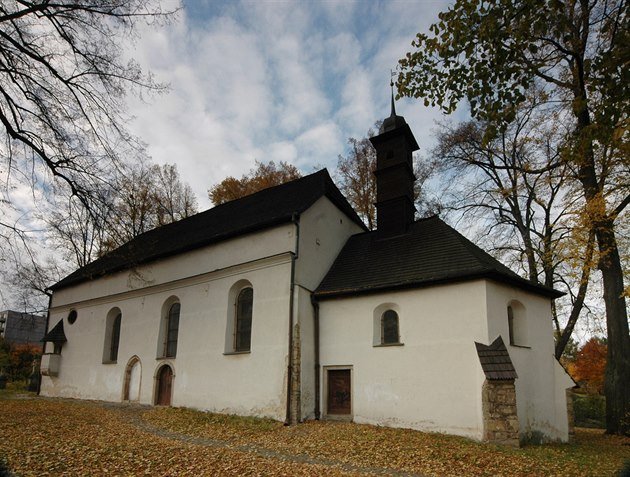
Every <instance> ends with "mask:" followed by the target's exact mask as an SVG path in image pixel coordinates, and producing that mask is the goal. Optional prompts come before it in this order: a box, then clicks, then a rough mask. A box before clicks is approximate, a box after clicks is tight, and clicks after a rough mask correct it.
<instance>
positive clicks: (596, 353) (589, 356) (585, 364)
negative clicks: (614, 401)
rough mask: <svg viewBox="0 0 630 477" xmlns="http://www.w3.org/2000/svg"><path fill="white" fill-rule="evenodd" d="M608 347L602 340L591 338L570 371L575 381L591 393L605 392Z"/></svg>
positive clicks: (577, 355) (580, 351)
mask: <svg viewBox="0 0 630 477" xmlns="http://www.w3.org/2000/svg"><path fill="white" fill-rule="evenodd" d="M607 354H608V347H607V346H606V342H605V341H604V340H602V339H601V338H591V339H590V340H588V341H587V342H586V343H584V345H583V346H582V347H581V348H580V350H579V351H578V352H577V353H576V355H575V360H574V361H573V362H572V363H570V365H569V371H570V373H571V376H572V377H573V379H574V380H575V381H576V382H578V383H579V384H580V385H582V386H583V387H584V388H586V391H587V392H589V393H597V394H602V393H603V392H604V374H605V371H606V355H607Z"/></svg>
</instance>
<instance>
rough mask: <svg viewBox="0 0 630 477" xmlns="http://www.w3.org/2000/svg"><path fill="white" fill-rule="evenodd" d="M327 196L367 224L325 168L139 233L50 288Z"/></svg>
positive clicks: (202, 241)
mask: <svg viewBox="0 0 630 477" xmlns="http://www.w3.org/2000/svg"><path fill="white" fill-rule="evenodd" d="M323 196H326V197H328V199H330V200H331V201H332V202H333V203H334V204H335V205H336V206H337V207H339V209H340V210H341V211H343V212H344V213H345V214H346V215H347V216H348V217H349V218H350V219H351V220H353V221H354V222H356V223H357V224H359V225H361V227H363V228H364V229H365V225H364V224H363V222H362V221H361V219H360V218H359V216H358V215H357V214H356V212H355V211H354V209H353V208H352V207H351V206H350V204H348V201H347V200H346V198H345V197H344V196H343V194H342V193H341V192H339V189H337V187H336V186H335V184H334V183H333V181H332V179H331V178H330V175H329V174H328V171H327V170H326V169H322V170H320V171H318V172H315V173H313V174H310V175H308V176H305V177H302V178H300V179H296V180H294V181H291V182H287V183H285V184H281V185H279V186H276V187H271V188H269V189H265V190H262V191H260V192H257V193H255V194H252V195H249V196H247V197H243V198H241V199H237V200H233V201H231V202H227V203H225V204H221V205H218V206H216V207H214V208H212V209H209V210H207V211H205V212H201V213H199V214H196V215H193V216H192V217H188V218H186V219H183V220H180V221H178V222H174V223H172V224H168V225H165V226H163V227H159V228H157V229H154V230H151V231H149V232H146V233H144V234H142V235H139V236H137V237H135V238H134V239H133V240H131V241H129V242H127V243H126V244H125V245H123V246H121V247H119V248H117V249H116V250H114V251H112V252H110V253H108V254H107V255H104V256H103V257H101V258H99V259H97V260H95V261H94V262H92V263H89V264H88V265H86V266H84V267H82V268H80V269H79V270H77V271H75V272H74V273H72V274H70V275H68V276H67V277H66V278H64V279H63V280H61V281H60V282H58V283H56V284H55V285H53V286H52V287H50V288H51V290H58V289H60V288H63V287H67V286H69V285H75V284H77V283H81V282H83V281H87V280H91V279H94V278H98V277H101V276H103V275H106V274H109V273H113V272H117V271H120V270H125V269H128V268H131V267H133V266H136V265H139V264H142V263H147V262H150V261H154V260H157V259H160V258H164V257H168V256H171V255H175V254H178V253H182V252H186V251H189V250H193V249H196V248H200V247H203V246H205V245H209V244H211V243H215V242H219V241H222V240H226V239H228V238H231V237H235V236H237V235H243V234H246V233H249V232H253V231H256V230H260V229H263V228H267V227H271V226H274V225H278V224H281V223H285V222H289V221H291V220H292V217H293V215H294V214H300V213H302V212H304V211H305V210H306V209H308V208H309V207H310V206H311V205H313V203H314V202H315V201H316V200H317V199H319V198H320V197H323Z"/></svg>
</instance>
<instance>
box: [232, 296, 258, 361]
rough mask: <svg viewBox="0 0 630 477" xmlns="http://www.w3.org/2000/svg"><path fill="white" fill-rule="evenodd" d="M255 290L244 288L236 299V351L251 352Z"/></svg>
mask: <svg viewBox="0 0 630 477" xmlns="http://www.w3.org/2000/svg"><path fill="white" fill-rule="evenodd" d="M253 304H254V289H253V288H251V287H247V288H243V289H242V290H241V291H240V292H239V293H238V295H237V297H236V303H235V307H236V317H235V318H236V320H235V321H236V322H235V323H234V325H235V326H234V351H249V350H250V348H251V341H252V308H253Z"/></svg>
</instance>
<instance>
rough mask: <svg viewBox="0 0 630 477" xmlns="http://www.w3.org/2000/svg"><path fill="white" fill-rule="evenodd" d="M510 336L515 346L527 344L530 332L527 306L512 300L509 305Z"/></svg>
mask: <svg viewBox="0 0 630 477" xmlns="http://www.w3.org/2000/svg"><path fill="white" fill-rule="evenodd" d="M507 321H508V336H509V339H510V344H511V345H513V346H527V344H528V332H527V320H526V316H525V307H524V306H523V305H521V304H520V303H519V302H518V301H512V302H510V304H509V305H508V307H507Z"/></svg>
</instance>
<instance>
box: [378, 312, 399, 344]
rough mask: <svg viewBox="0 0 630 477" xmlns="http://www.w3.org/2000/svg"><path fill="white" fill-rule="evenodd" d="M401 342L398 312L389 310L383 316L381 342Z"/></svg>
mask: <svg viewBox="0 0 630 477" xmlns="http://www.w3.org/2000/svg"><path fill="white" fill-rule="evenodd" d="M399 342H400V334H399V333H398V313H396V312H395V311H394V310H387V311H385V312H384V313H383V315H382V316H381V344H395V343H399Z"/></svg>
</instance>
